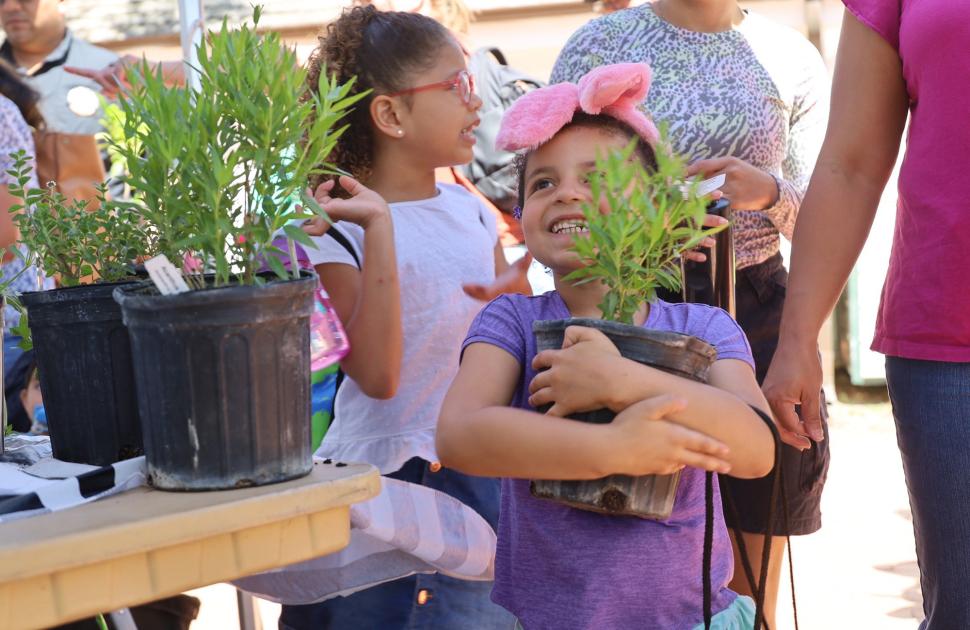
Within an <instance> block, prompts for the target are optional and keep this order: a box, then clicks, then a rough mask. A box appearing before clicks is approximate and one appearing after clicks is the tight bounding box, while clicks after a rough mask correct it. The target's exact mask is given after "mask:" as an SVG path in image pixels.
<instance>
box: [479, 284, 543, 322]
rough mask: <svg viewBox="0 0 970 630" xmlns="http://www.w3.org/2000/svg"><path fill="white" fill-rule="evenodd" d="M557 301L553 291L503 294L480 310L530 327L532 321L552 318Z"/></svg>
mask: <svg viewBox="0 0 970 630" xmlns="http://www.w3.org/2000/svg"><path fill="white" fill-rule="evenodd" d="M558 299H559V298H558V295H557V294H556V292H555V291H549V292H547V293H543V294H542V295H522V294H521V293H503V294H502V295H500V296H498V297H497V298H495V299H493V300H492V301H491V302H489V303H488V304H486V305H485V306H484V307H483V308H482V312H486V311H488V312H490V313H496V314H504V316H506V317H512V316H514V317H515V318H516V319H518V320H520V321H523V322H527V323H528V324H529V325H530V326H531V325H532V324H531V323H532V322H533V321H537V320H540V319H549V318H550V317H552V316H553V315H552V313H553V311H554V309H555V304H556V300H558Z"/></svg>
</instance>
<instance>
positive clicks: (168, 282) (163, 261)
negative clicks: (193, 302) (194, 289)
mask: <svg viewBox="0 0 970 630" xmlns="http://www.w3.org/2000/svg"><path fill="white" fill-rule="evenodd" d="M145 269H147V270H148V277H149V278H151V279H152V282H154V283H155V286H156V287H157V288H158V292H159V293H161V294H162V295H175V294H176V293H185V292H186V291H188V290H189V285H187V284H185V278H183V277H182V272H181V271H179V268H178V267H176V266H175V265H173V264H172V263H171V262H169V260H168V258H167V257H166V256H165V254H159V255H158V256H155V257H154V258H149V259H148V260H146V261H145Z"/></svg>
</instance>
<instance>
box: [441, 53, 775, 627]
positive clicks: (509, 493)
mask: <svg viewBox="0 0 970 630" xmlns="http://www.w3.org/2000/svg"><path fill="white" fill-rule="evenodd" d="M648 84H649V68H646V67H645V66H644V65H643V64H623V65H621V66H607V67H603V68H599V69H597V70H594V71H593V72H591V73H590V74H589V75H587V77H584V79H583V80H581V81H580V83H579V85H578V86H576V85H573V84H559V85H556V86H550V87H548V88H543V89H540V90H536V91H534V92H532V93H530V94H528V95H526V96H524V97H522V98H521V99H519V101H517V102H516V104H515V105H514V106H513V107H512V108H510V110H509V111H508V112H507V113H506V116H505V119H504V120H503V129H502V132H501V133H500V134H499V142H500V143H501V144H503V148H506V149H510V150H518V151H523V157H522V159H521V163H522V177H521V178H520V188H521V190H520V199H521V200H522V203H521V205H522V225H523V229H524V232H525V236H526V244H527V246H528V248H529V251H530V252H531V253H532V254H533V256H535V258H536V259H537V260H539V261H540V262H542V263H543V264H545V265H546V266H547V267H549V268H550V269H551V270H552V272H553V275H554V278H555V284H556V290H555V291H551V292H549V293H546V294H544V295H541V296H536V297H526V296H521V295H506V296H502V297H500V298H498V299H496V300H494V301H493V302H492V303H490V304H489V305H488V306H486V307H485V308H484V309H483V310H482V311H481V312H480V313H479V315H478V316H477V317H476V319H475V320H474V322H473V323H472V325H471V329H470V331H469V333H468V337H467V339H466V341H465V344H464V348H463V355H462V363H461V368H460V370H459V373H458V376H457V377H456V379H455V381H454V383H453V384H452V387H451V390H450V391H449V393H448V396H447V397H446V399H445V402H444V404H443V406H442V410H441V416H440V419H439V425H438V432H437V450H438V454H439V457H440V458H441V461H442V463H444V464H445V465H446V466H451V467H454V468H457V469H459V470H461V471H463V472H466V473H469V474H474V475H483V476H496V477H502V478H503V482H502V483H503V485H502V506H501V513H500V519H499V528H498V549H497V554H496V576H495V578H496V579H495V588H494V590H493V593H492V598H493V600H495V601H496V602H497V603H499V604H501V605H502V606H504V607H505V608H507V609H508V610H510V611H511V612H512V613H513V614H515V615H516V616H517V617H518V619H519V621H520V623H521V625H522V627H523V628H525V629H526V630H534V629H543V628H596V629H597V630H600V629H603V630H609V629H616V630H627V629H632V628H665V629H666V628H671V629H678V628H683V629H691V628H696V627H698V626H700V627H703V608H702V605H703V601H702V588H703V585H702V579H701V564H702V547H703V536H704V471H705V470H709V471H714V472H722V473H723V472H728V471H730V472H731V474H733V475H735V476H738V477H760V476H764V475H766V474H768V472H769V471H770V469H771V467H772V465H773V452H774V450H773V442H772V437H771V433H770V431H769V429H768V428H767V427H766V426H765V425H764V424H763V422H762V421H761V419H760V418H759V417H758V415H757V414H756V413H755V412H754V411H753V410H752V409H751V406H754V407H757V408H759V409H762V410H764V409H767V408H768V406H767V403H766V402H765V400H764V398H763V396H762V395H761V391H760V390H759V388H758V385H757V383H756V381H755V376H754V369H753V363H752V359H751V352H750V349H749V347H748V343H747V341H746V339H745V337H744V334H743V332H742V331H741V329H740V328H739V327H738V325H737V324H736V323H735V322H734V321H733V320H732V319H731V317H730V316H729V315H728V314H727V313H725V312H724V311H721V310H720V309H715V308H711V307H708V306H703V305H697V304H668V303H666V302H663V301H660V300H656V301H654V302H652V303H650V304H646V303H645V304H644V305H643V306H642V308H641V311H640V313H639V317H638V318H637V322H638V323H640V324H642V325H643V326H646V327H648V328H651V329H656V330H668V331H674V332H680V333H685V334H689V335H694V336H696V337H699V338H701V339H703V340H705V341H707V342H708V343H710V344H711V345H713V346H714V347H715V348H716V350H717V352H718V358H717V361H716V362H715V363H714V365H713V366H712V367H711V370H710V373H709V384H708V385H704V384H700V383H696V382H693V381H689V380H687V379H684V378H680V377H677V376H674V375H671V374H667V373H664V372H661V371H659V370H656V369H654V368H650V367H647V366H644V365H641V364H638V363H635V362H633V361H629V360H627V359H623V358H621V357H620V355H619V352H618V351H617V349H616V347H615V346H613V344H612V343H611V342H610V341H609V340H608V339H607V338H606V337H605V336H604V335H603V334H602V333H600V332H598V331H595V330H593V329H589V328H581V327H571V328H569V329H567V332H566V340H565V342H564V344H563V349H562V350H553V351H545V352H542V353H540V354H538V355H537V353H536V345H535V339H534V337H533V335H532V322H533V321H536V320H544V319H563V318H568V317H597V318H598V317H600V316H601V313H600V312H599V310H598V308H597V306H596V305H597V304H599V303H600V302H601V301H602V298H603V295H604V292H605V291H606V288H605V286H603V285H601V284H598V283H587V284H582V285H573V284H570V283H567V282H564V281H563V277H564V276H565V275H567V274H568V273H569V272H570V271H572V270H574V269H576V268H577V267H578V266H579V265H580V261H579V259H578V257H577V256H576V254H575V253H574V252H572V251H571V243H572V237H571V233H572V232H575V231H576V228H579V229H580V230H582V229H583V228H584V227H585V226H584V224H583V222H582V212H581V210H580V208H581V205H582V204H583V203H592V202H593V199H592V195H591V191H590V187H589V183H588V179H589V178H588V175H589V172H590V170H591V169H592V168H593V167H594V164H595V160H596V158H597V156H599V155H602V154H603V153H605V152H607V151H610V150H616V149H622V148H623V147H624V146H625V145H626V144H627V143H628V142H629V141H630V139H631V138H635V137H637V138H640V140H641V142H640V143H639V147H638V149H639V150H638V156H639V159H641V160H642V161H643V163H644V165H645V166H647V167H648V168H649V167H651V166H653V165H654V164H655V158H654V153H653V148H652V146H651V145H652V143H654V142H656V130H655V129H654V128H653V126H652V124H650V122H649V120H647V119H646V117H645V116H643V114H641V113H639V112H637V111H635V110H634V109H633V108H632V107H630V108H627V107H624V104H625V103H626V102H628V101H631V102H632V101H634V100H635V101H636V102H640V100H642V97H638V98H631V96H635V94H634V93H635V92H637V91H643V92H645V91H646V89H647V86H648ZM577 87H578V90H579V96H580V98H579V99H578V101H577V105H576V106H575V107H573V108H572V111H567V112H565V113H563V112H562V111H559V112H556V111H553V110H555V109H556V108H557V107H558V108H559V109H560V110H561V109H562V107H563V105H562V104H563V103H569V102H571V101H570V100H569V98H568V96H569V94H570V93H575V92H576V90H577ZM604 95H605V96H604ZM641 96H642V95H641ZM587 97H588V98H587ZM604 98H605V99H606V100H607V101H608V102H606V103H605V104H604V103H603V102H602V101H603V99H604ZM592 101H596V102H599V104H600V105H601V106H602V107H592V106H590V105H589V103H590V102H592ZM590 109H593V110H594V111H590ZM537 111H539V112H542V115H541V116H536V115H535V114H536V112H537ZM605 205H606V204H605V202H603V206H604V210H605ZM549 403H554V407H553V409H552V410H551V413H549V414H546V415H542V414H539V413H536V412H535V409H536V408H538V407H541V406H543V405H545V404H549ZM602 407H609V408H611V409H612V410H613V411H615V412H617V413H618V415H617V417H616V419H615V420H614V421H613V422H612V423H611V424H606V425H594V424H584V423H580V422H572V421H567V420H564V419H562V418H557V417H553V416H566V415H569V414H571V413H574V412H577V411H586V410H590V409H595V408H602ZM677 470H683V473H682V476H681V481H680V485H679V487H678V491H677V497H676V501H675V504H674V510H673V513H672V514H671V516H670V517H669V518H668V519H666V520H664V521H650V520H642V519H638V518H634V517H625V516H605V515H602V514H595V513H591V512H584V511H581V510H577V509H573V508H570V507H566V506H563V505H560V504H557V503H553V502H548V501H544V500H541V499H537V498H535V497H533V496H531V495H530V493H529V485H528V484H529V482H528V481H527V479H596V478H599V477H604V476H606V475H609V474H614V473H619V474H627V475H644V474H668V473H671V472H674V471H677ZM716 488H717V485H716V484H715V495H714V501H715V504H716V506H719V504H720V496H719V495H718V494H717V491H716ZM714 513H715V523H714V544H713V555H712V572H711V575H712V594H713V606H712V610H713V612H714V613H715V615H714V619H713V625H712V627H713V628H719V629H727V628H737V629H739V630H740V629H741V628H750V627H752V625H753V618H754V609H753V605H752V603H751V600H750V599H748V598H746V597H739V596H738V595H736V594H735V593H733V592H732V591H730V590H729V589H728V588H727V583H728V581H729V580H730V578H731V575H732V571H733V567H732V564H733V563H732V552H731V547H730V542H729V540H728V537H727V532H726V529H725V526H724V522H723V519H722V517H721V511H720V509H719V507H717V508H716V509H715V510H714Z"/></svg>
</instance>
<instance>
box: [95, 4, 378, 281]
mask: <svg viewBox="0 0 970 630" xmlns="http://www.w3.org/2000/svg"><path fill="white" fill-rule="evenodd" d="M259 13H260V11H259V9H258V8H257V9H256V10H255V13H254V25H253V27H248V26H242V27H240V28H237V29H232V30H230V29H229V28H228V27H227V24H226V22H225V21H223V23H222V28H221V29H220V30H219V32H213V33H210V34H209V36H208V38H207V45H203V46H200V48H199V66H200V67H199V72H200V75H201V87H200V89H199V91H198V92H193V91H191V90H189V89H187V88H184V87H170V86H166V85H165V84H164V81H163V80H162V75H161V70H160V69H159V70H157V71H155V72H153V71H151V69H150V68H149V66H148V64H147V63H142V64H141V66H140V67H138V68H134V69H132V70H131V71H130V72H129V76H128V79H129V81H130V83H131V84H132V89H131V91H130V92H129V93H128V94H124V95H122V96H121V98H120V101H119V106H120V107H121V110H122V112H123V117H122V118H123V125H124V139H123V140H122V141H118V140H115V141H114V143H113V144H114V149H115V151H116V152H117V153H118V154H119V155H121V156H122V157H123V158H124V160H125V161H126V163H127V170H128V172H129V175H128V177H127V183H128V184H129V185H130V187H131V189H132V191H133V192H134V194H135V197H136V199H137V201H138V202H139V204H140V205H141V210H140V212H141V214H142V215H143V217H144V219H145V220H146V221H147V222H148V223H149V224H151V225H152V226H154V227H155V228H156V230H157V235H158V239H159V243H158V246H159V249H160V250H161V251H163V252H165V253H166V254H167V255H168V256H169V258H170V259H171V260H181V259H182V255H183V254H184V253H186V252H190V253H193V254H200V255H201V258H202V259H203V260H204V261H205V262H206V265H207V267H209V268H210V269H211V270H212V271H213V272H214V273H215V284H216V285H217V286H219V285H224V284H227V283H229V282H231V281H238V282H242V283H244V284H254V283H256V282H257V280H258V278H257V276H256V275H255V274H256V271H257V270H258V269H259V267H260V266H261V264H262V263H263V260H265V261H266V262H267V263H268V264H270V265H273V260H274V259H275V257H274V256H272V255H267V256H265V257H263V256H262V255H263V254H266V253H267V250H268V248H269V247H270V243H271V242H272V240H273V237H274V235H275V234H276V233H277V232H278V231H279V230H281V229H283V228H284V227H285V226H286V225H287V224H289V223H290V222H292V221H296V220H302V219H305V218H308V217H309V216H310V215H309V214H308V213H307V212H306V211H304V210H303V209H302V208H301V207H300V206H298V205H296V204H294V203H293V202H292V199H295V198H299V195H300V192H301V191H302V190H303V189H304V188H305V187H306V186H307V182H308V180H309V179H310V177H311V176H313V175H315V174H318V173H329V172H333V170H334V169H333V167H332V166H330V165H328V164H327V163H326V158H327V156H328V155H329V154H330V152H331V151H332V150H333V148H334V146H335V144H336V142H337V139H338V138H339V137H340V135H341V134H342V133H343V131H344V129H345V126H340V121H341V119H342V118H343V116H344V115H346V114H347V113H348V111H349V110H350V108H351V107H352V106H353V104H354V103H356V102H357V101H358V100H360V99H361V98H363V96H365V94H356V95H350V90H351V88H352V82H351V83H348V84H345V85H338V84H337V83H336V82H335V81H333V80H331V79H329V78H328V77H327V73H326V72H322V73H321V75H320V83H319V85H318V86H317V88H318V89H317V90H316V91H315V92H313V93H310V94H306V86H305V81H306V70H305V69H303V68H300V67H298V64H297V59H296V54H295V52H294V51H293V50H292V49H290V48H288V47H286V46H285V45H284V44H283V42H282V41H281V39H280V37H279V35H278V34H275V33H268V34H265V35H259V34H257V33H256V31H255V27H256V25H257V24H258V21H259ZM287 235H288V237H289V238H291V239H296V240H301V239H300V235H298V234H296V233H295V231H293V230H288V231H287ZM301 242H303V241H302V240H301ZM273 270H274V271H275V272H276V273H277V275H280V276H282V277H285V276H286V273H285V270H284V269H283V267H282V265H273Z"/></svg>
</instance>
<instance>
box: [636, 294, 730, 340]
mask: <svg viewBox="0 0 970 630" xmlns="http://www.w3.org/2000/svg"><path fill="white" fill-rule="evenodd" d="M651 308H656V309H658V311H659V313H658V314H657V316H656V321H657V322H659V323H661V325H663V326H664V327H665V328H667V327H669V329H670V330H671V331H672V332H679V333H683V334H685V335H692V336H694V337H697V338H699V339H703V340H704V341H707V342H708V343H712V344H713V343H714V342H715V341H716V339H715V338H717V337H720V336H722V335H724V334H725V333H729V334H734V333H735V332H736V331H738V330H740V329H741V327H740V326H738V323H737V322H736V321H734V318H732V317H731V316H730V315H729V314H728V313H727V311H725V310H724V309H722V308H719V307H717V306H709V305H707V304H695V303H692V302H677V303H672V302H664V301H663V300H659V299H658V300H656V301H655V302H654V303H653V304H652V305H651Z"/></svg>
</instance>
